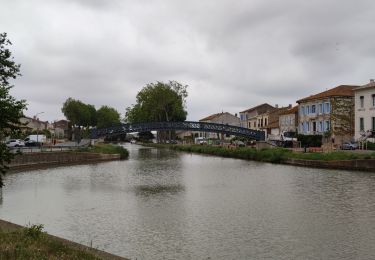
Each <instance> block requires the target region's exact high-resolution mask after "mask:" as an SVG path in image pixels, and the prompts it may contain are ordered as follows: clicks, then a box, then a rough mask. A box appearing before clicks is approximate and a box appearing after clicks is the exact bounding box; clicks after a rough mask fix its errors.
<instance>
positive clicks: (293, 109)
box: [280, 106, 298, 116]
mask: <svg viewBox="0 0 375 260" xmlns="http://www.w3.org/2000/svg"><path fill="white" fill-rule="evenodd" d="M297 112H298V106H294V107H292V108H291V109H288V110H285V111H283V112H281V113H280V116H281V115H289V114H294V113H297Z"/></svg>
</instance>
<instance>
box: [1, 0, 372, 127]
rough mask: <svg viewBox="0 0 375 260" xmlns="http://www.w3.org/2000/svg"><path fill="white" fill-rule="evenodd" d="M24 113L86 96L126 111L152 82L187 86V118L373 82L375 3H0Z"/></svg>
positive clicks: (53, 114) (52, 113)
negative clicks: (17, 68)
mask: <svg viewBox="0 0 375 260" xmlns="http://www.w3.org/2000/svg"><path fill="white" fill-rule="evenodd" d="M0 10H1V11H0V12H1V15H0V32H7V33H8V37H9V39H10V40H11V41H12V42H13V46H12V51H13V54H14V57H15V60H16V61H17V62H18V63H21V64H22V66H21V70H22V74H23V76H22V77H21V78H19V79H17V80H16V81H15V88H14V89H13V90H12V94H13V95H14V96H16V97H17V98H23V99H26V100H27V101H28V104H29V105H28V111H27V112H26V114H27V115H29V116H32V115H35V114H36V113H39V112H44V114H41V115H40V118H41V119H42V120H50V121H51V120H55V119H61V118H63V114H62V113H61V106H62V103H63V102H64V101H65V100H66V99H67V98H68V97H73V98H76V99H80V100H82V101H83V102H85V103H89V104H93V105H95V106H96V107H97V108H99V107H100V106H101V105H110V106H113V107H114V108H116V109H117V110H118V111H119V112H121V113H122V114H123V113H124V111H125V108H126V107H128V106H130V105H131V104H133V103H134V102H135V96H136V94H137V92H138V91H139V90H140V89H141V88H142V87H143V86H145V85H146V84H147V83H150V82H156V81H168V80H176V81H179V82H180V83H182V84H186V85H189V87H188V92H189V97H188V99H187V110H188V113H189V114H188V119H189V120H198V119H200V118H203V117H205V116H207V115H209V114H212V113H217V112H221V111H227V112H231V113H233V114H234V113H238V112H239V111H242V110H245V109H247V108H249V107H252V106H255V105H258V104H260V103H263V102H268V103H269V104H271V105H274V104H279V105H288V104H294V103H295V101H296V100H297V99H299V98H302V97H305V96H308V95H310V94H313V93H317V92H320V91H323V90H325V89H327V88H331V87H334V86H337V85H340V84H356V85H357V84H359V85H361V84H365V83H367V82H368V81H369V79H370V78H374V77H375V71H374V68H375V58H374V57H375V1H373V0H368V1H362V0H356V1H344V0H314V1H301V0H295V1H291V0H282V1H281V0H273V1H267V0H236V1H233V0H199V1H198V0H190V1H186V0H185V1H180V0H152V1H151V0H147V1H146V0H136V1H135V0H33V1H28V0H0Z"/></svg>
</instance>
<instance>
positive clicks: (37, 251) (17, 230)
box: [0, 220, 125, 260]
mask: <svg viewBox="0 0 375 260" xmlns="http://www.w3.org/2000/svg"><path fill="white" fill-rule="evenodd" d="M0 259H119V260H121V259H125V258H123V257H120V256H116V255H112V254H110V253H107V252H104V251H101V250H97V249H95V248H91V247H87V246H84V245H81V244H78V243H75V242H72V241H69V240H66V239H63V238H59V237H56V236H52V235H49V234H47V233H45V232H43V231H42V226H40V225H33V226H31V227H22V226H19V225H16V224H13V223H10V222H7V221H4V220H0Z"/></svg>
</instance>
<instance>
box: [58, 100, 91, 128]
mask: <svg viewBox="0 0 375 260" xmlns="http://www.w3.org/2000/svg"><path fill="white" fill-rule="evenodd" d="M61 111H62V112H63V113H64V115H65V117H66V119H68V120H69V121H70V122H71V124H72V125H73V126H84V127H88V126H95V125H96V109H95V107H94V106H93V105H90V104H85V103H83V102H82V101H80V100H76V99H73V98H68V99H67V100H66V101H65V102H64V104H63V107H62V109H61Z"/></svg>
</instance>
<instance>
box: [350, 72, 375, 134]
mask: <svg viewBox="0 0 375 260" xmlns="http://www.w3.org/2000/svg"><path fill="white" fill-rule="evenodd" d="M354 93H355V102H354V103H355V110H354V113H355V123H354V125H355V131H354V134H355V139H356V140H361V139H367V138H368V137H370V136H373V133H374V132H375V82H374V80H373V79H372V80H370V83H368V84H366V85H364V86H361V87H358V88H356V89H355V90H354ZM372 141H373V140H372Z"/></svg>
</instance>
